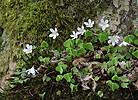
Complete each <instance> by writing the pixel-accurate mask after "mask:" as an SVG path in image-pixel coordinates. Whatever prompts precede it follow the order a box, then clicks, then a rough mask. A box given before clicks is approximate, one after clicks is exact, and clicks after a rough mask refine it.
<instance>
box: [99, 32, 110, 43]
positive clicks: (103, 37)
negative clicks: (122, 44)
mask: <svg viewBox="0 0 138 100" xmlns="http://www.w3.org/2000/svg"><path fill="white" fill-rule="evenodd" d="M98 39H99V41H100V42H101V43H104V42H106V41H107V40H108V34H107V33H106V32H102V33H100V34H99V35H98Z"/></svg>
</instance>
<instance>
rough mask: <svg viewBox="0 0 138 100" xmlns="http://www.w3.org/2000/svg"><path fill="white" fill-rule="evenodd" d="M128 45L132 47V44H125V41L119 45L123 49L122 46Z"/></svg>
mask: <svg viewBox="0 0 138 100" xmlns="http://www.w3.org/2000/svg"><path fill="white" fill-rule="evenodd" d="M127 45H130V44H129V43H127V42H125V41H123V42H122V43H121V44H119V46H120V47H121V46H127Z"/></svg>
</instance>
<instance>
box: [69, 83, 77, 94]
mask: <svg viewBox="0 0 138 100" xmlns="http://www.w3.org/2000/svg"><path fill="white" fill-rule="evenodd" d="M70 89H71V92H74V91H78V85H74V84H72V83H70Z"/></svg>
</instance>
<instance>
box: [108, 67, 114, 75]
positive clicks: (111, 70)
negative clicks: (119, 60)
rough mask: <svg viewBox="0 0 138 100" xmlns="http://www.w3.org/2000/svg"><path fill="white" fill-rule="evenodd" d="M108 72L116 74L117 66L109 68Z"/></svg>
mask: <svg viewBox="0 0 138 100" xmlns="http://www.w3.org/2000/svg"><path fill="white" fill-rule="evenodd" d="M107 73H108V74H110V73H111V74H116V71H115V66H112V67H110V68H108V71H107Z"/></svg>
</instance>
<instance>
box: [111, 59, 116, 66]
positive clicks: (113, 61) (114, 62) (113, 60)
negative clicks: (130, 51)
mask: <svg viewBox="0 0 138 100" xmlns="http://www.w3.org/2000/svg"><path fill="white" fill-rule="evenodd" d="M111 63H112V65H115V66H117V65H118V57H114V58H113V59H112V60H111Z"/></svg>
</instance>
